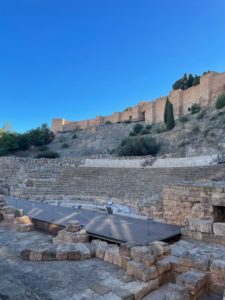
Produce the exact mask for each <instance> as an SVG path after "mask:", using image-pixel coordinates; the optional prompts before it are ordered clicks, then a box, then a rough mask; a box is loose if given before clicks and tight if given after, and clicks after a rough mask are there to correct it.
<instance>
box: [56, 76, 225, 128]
mask: <svg viewBox="0 0 225 300" xmlns="http://www.w3.org/2000/svg"><path fill="white" fill-rule="evenodd" d="M223 92H225V72H224V73H216V72H209V73H207V74H205V75H204V76H202V77H201V78H200V84H198V85H196V86H193V87H191V88H189V89H187V90H184V91H183V90H180V89H179V90H173V91H171V92H170V93H169V95H168V96H164V97H159V98H157V99H154V100H149V101H142V102H140V103H139V104H138V105H136V106H133V107H130V108H128V109H126V110H125V111H123V112H114V113H113V114H112V115H111V116H104V117H103V116H97V117H96V118H95V119H90V120H83V121H67V120H65V119H53V120H52V130H53V131H54V132H59V131H73V130H76V129H78V128H80V129H86V128H89V127H92V126H99V125H101V124H105V123H106V122H111V123H120V122H126V121H131V122H137V121H139V122H140V121H144V122H146V123H158V122H162V121H163V114H164V107H165V102H166V99H167V97H169V99H170V101H171V102H172V104H173V108H174V116H175V118H179V117H180V116H182V115H185V114H187V113H188V108H189V107H191V105H192V104H193V103H198V104H200V105H202V106H206V107H207V106H208V105H210V104H211V103H214V102H215V101H216V98H217V97H218V96H219V95H220V94H221V93H223Z"/></svg>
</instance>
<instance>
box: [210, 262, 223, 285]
mask: <svg viewBox="0 0 225 300" xmlns="http://www.w3.org/2000/svg"><path fill="white" fill-rule="evenodd" d="M210 271H211V272H212V273H216V274H218V275H219V276H220V277H222V278H224V280H225V259H215V260H214V261H213V262H212V264H211V266H210Z"/></svg>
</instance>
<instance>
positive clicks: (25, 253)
mask: <svg viewBox="0 0 225 300" xmlns="http://www.w3.org/2000/svg"><path fill="white" fill-rule="evenodd" d="M30 252H31V250H30V249H24V250H22V251H21V253H20V255H21V257H22V258H23V259H25V260H29V257H30Z"/></svg>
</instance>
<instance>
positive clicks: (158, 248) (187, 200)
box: [0, 182, 225, 300]
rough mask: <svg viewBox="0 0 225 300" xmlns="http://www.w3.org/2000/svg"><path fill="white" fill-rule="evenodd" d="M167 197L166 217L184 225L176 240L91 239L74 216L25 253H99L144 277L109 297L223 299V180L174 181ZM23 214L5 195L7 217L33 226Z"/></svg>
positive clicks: (1, 213)
mask: <svg viewBox="0 0 225 300" xmlns="http://www.w3.org/2000/svg"><path fill="white" fill-rule="evenodd" d="M163 203H164V218H165V220H166V221H167V222H168V223H172V224H179V225H183V226H184V227H183V229H182V238H181V240H180V241H178V242H176V243H173V244H171V245H169V244H168V243H165V242H160V241H155V242H151V243H149V244H148V245H145V246H142V245H138V244H137V243H135V242H129V243H126V244H121V245H115V244H110V243H108V242H106V241H101V240H92V241H91V240H90V239H89V236H88V235H87V233H86V232H85V230H83V229H81V227H80V224H79V222H77V221H72V222H69V223H68V224H67V226H66V228H65V229H63V230H61V231H59V233H58V235H57V236H56V237H55V238H52V239H51V240H50V241H48V242H46V241H45V242H43V243H38V244H32V245H29V246H26V247H25V248H24V249H23V250H22V251H21V257H22V258H23V259H25V260H28V261H63V260H66V261H79V260H86V259H91V258H94V257H96V258H98V259H101V260H103V261H105V262H108V263H110V264H114V265H116V266H118V267H119V268H122V269H123V270H124V271H125V272H127V274H128V275H129V276H132V278H134V279H136V280H140V282H142V284H140V286H139V288H138V289H136V290H135V291H132V290H128V289H126V288H125V287H124V288H123V287H121V289H120V290H119V291H113V292H112V291H108V294H107V293H106V294H105V296H104V297H105V299H108V298H107V296H109V294H110V295H111V296H112V297H115V299H121V300H122V299H153V300H154V299H159V300H160V299H165V300H169V299H184V300H197V299H201V297H202V295H204V294H206V293H209V292H213V293H214V295H217V296H215V297H219V298H216V299H222V297H223V296H222V295H223V293H224V289H225V230H224V228H225V222H224V207H225V187H224V185H223V183H222V182H221V183H219V182H217V183H198V184H194V183H190V182H189V183H180V184H176V185H170V186H167V187H166V188H165V189H164V197H163ZM18 214H19V212H18V211H17V210H15V209H14V208H13V207H7V206H5V202H4V198H3V196H1V197H0V217H1V220H2V221H3V222H4V223H11V224H14V226H15V228H16V230H17V231H30V230H33V226H32V225H33V224H32V222H31V221H30V219H29V217H27V216H22V213H21V212H20V215H19V216H18ZM126 297H128V298H126ZM103 299H104V298H103ZM109 299H110V298H109ZM112 299H114V298H112ZM212 299H213V298H212Z"/></svg>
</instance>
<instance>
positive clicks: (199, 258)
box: [179, 251, 209, 271]
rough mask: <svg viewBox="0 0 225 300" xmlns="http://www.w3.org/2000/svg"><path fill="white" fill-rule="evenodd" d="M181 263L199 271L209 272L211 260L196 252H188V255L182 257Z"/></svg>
mask: <svg viewBox="0 0 225 300" xmlns="http://www.w3.org/2000/svg"><path fill="white" fill-rule="evenodd" d="M179 263H180V264H181V265H183V266H186V267H189V268H194V269H197V270H199V271H207V270H208V269H209V258H208V257H207V256H204V255H200V254H199V253H195V252H194V251H188V253H187V254H186V255H184V256H181V257H180V259H179Z"/></svg>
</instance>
